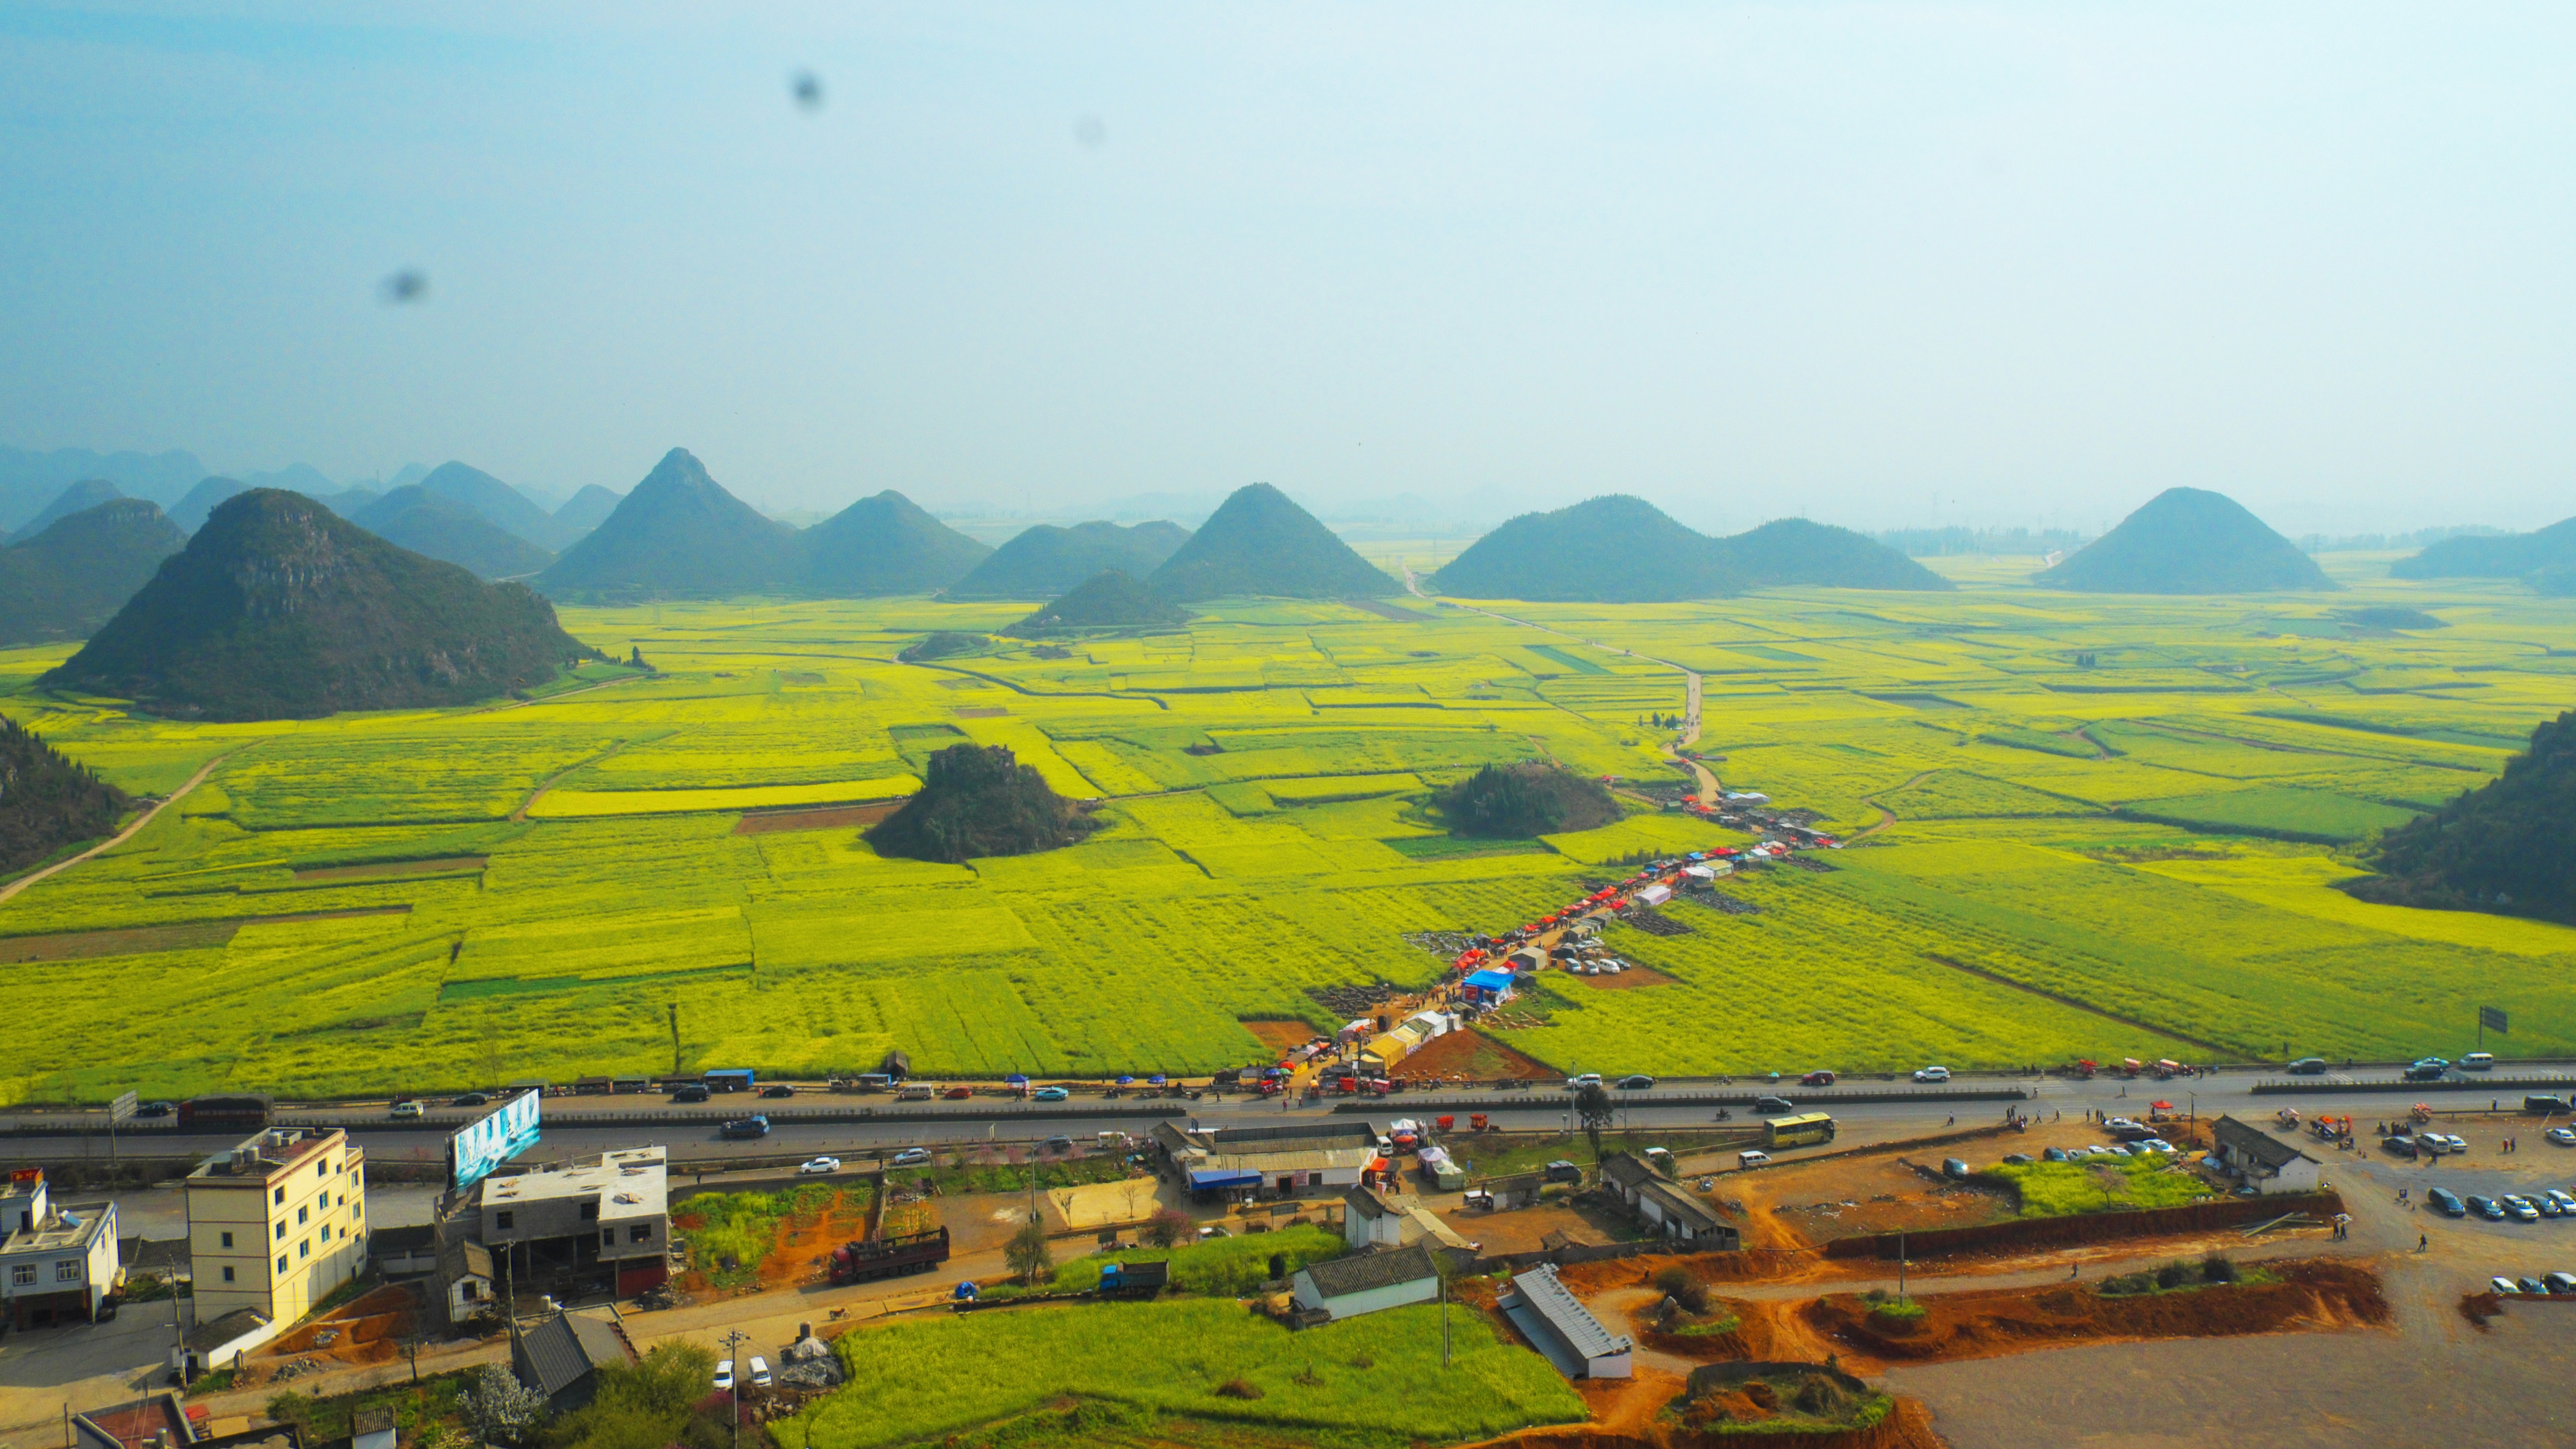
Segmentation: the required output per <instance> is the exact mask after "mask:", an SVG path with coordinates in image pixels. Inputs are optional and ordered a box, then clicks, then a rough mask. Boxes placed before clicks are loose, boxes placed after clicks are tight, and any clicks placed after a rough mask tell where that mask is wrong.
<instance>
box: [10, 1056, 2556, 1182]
mask: <svg viewBox="0 0 2576 1449" xmlns="http://www.w3.org/2000/svg"><path fill="white" fill-rule="evenodd" d="M2261 1080H2265V1078H2264V1077H2263V1076H2262V1075H2260V1074H2258V1073H2253V1072H2243V1073H2226V1074H2219V1075H2215V1076H2210V1077H2203V1078H2197V1079H2186V1080H2178V1081H2173V1082H2154V1081H2150V1080H2145V1079H2141V1080H2138V1081H2134V1082H2128V1081H2121V1080H2118V1079H2111V1078H2102V1079H2096V1080H2094V1081H2090V1082H2069V1081H2063V1080H2059V1079H2056V1078H1967V1079H1963V1080H1962V1081H1960V1082H1959V1083H1958V1085H1959V1086H1962V1087H2002V1086H2013V1087H2023V1088H2027V1089H2028V1090H2029V1091H2030V1092H2031V1093H2032V1094H2033V1095H2032V1096H2031V1097H2030V1099H2028V1100H2026V1101H2021V1102H2017V1103H2012V1104H2007V1103H2005V1102H2000V1101H1996V1102H1960V1101H1946V1102H1906V1101H1898V1102H1871V1103H1833V1102H1831V1101H1829V1100H1826V1099H1825V1098H1823V1097H1821V1096H1818V1095H1815V1094H1806V1095H1801V1094H1799V1093H1798V1092H1797V1091H1796V1089H1795V1088H1794V1087H1790V1086H1786V1085H1784V1086H1782V1087H1781V1088H1778V1089H1775V1090H1779V1091H1781V1092H1783V1093H1784V1094H1785V1095H1787V1096H1789V1097H1790V1098H1791V1100H1793V1101H1796V1102H1798V1103H1799V1104H1800V1105H1801V1106H1802V1107H1805V1106H1810V1105H1812V1106H1817V1107H1823V1108H1825V1109H1826V1110H1830V1111H1832V1112H1833V1114H1834V1116H1835V1118H1836V1119H1837V1120H1838V1121H1840V1122H1841V1123H1843V1124H1844V1126H1845V1129H1846V1130H1847V1131H1853V1132H1866V1133H1867V1134H1868V1135H1869V1136H1870V1137H1872V1138H1884V1137H1892V1136H1905V1135H1911V1134H1912V1133H1915V1132H1936V1131H1939V1130H1941V1128H1943V1127H1944V1126H1945V1125H1949V1124H1950V1123H1951V1122H1952V1121H1953V1120H1954V1119H1955V1121H1956V1122H1957V1123H1958V1124H1959V1125H1971V1124H1980V1123H1985V1122H1992V1121H1997V1120H2000V1119H2001V1117H2002V1116H2003V1113H2004V1110H2005V1108H2006V1106H2007V1105H2014V1106H2019V1107H2020V1108H2021V1109H2023V1110H2024V1111H2025V1112H2028V1113H2032V1114H2036V1115H2038V1116H2041V1117H2046V1116H2048V1115H2049V1114H2051V1113H2061V1112H2062V1113H2065V1114H2068V1115H2080V1114H2081V1113H2082V1112H2083V1111H2084V1110H2085V1109H2087V1108H2098V1109H2101V1110H2103V1111H2105V1112H2108V1113H2110V1114H2112V1115H2124V1114H2126V1115H2140V1116H2143V1115H2144V1112H2145V1109H2146V1108H2147V1106H2148V1104H2150V1103H2152V1102H2155V1101H2158V1100H2169V1101H2171V1102H2173V1103H2174V1104H2175V1106H2176V1107H2177V1108H2191V1109H2196V1110H2197V1111H2198V1112H2199V1113H2200V1114H2201V1115H2203V1116H2214V1115H2217V1114H2218V1113H2221V1112H2227V1113H2233V1114H2235V1115H2237V1116H2239V1117H2250V1118H2260V1119H2263V1120H2266V1121H2268V1120H2269V1119H2270V1118H2271V1115H2272V1113H2273V1112H2274V1111H2276V1110H2277V1109H2278V1108H2279V1107H2280V1106H2281V1105H2283V1103H2284V1100H2285V1099H2282V1098H2277V1097H2257V1096H2255V1095H2253V1094H2252V1092H2251V1090H2250V1089H2251V1088H2252V1087H2253V1085H2254V1084H2255V1083H2256V1082H2258V1081H2261ZM1672 1085H1674V1086H1676V1087H1681V1088H1684V1089H1686V1090H1724V1089H1723V1088H1720V1087H1718V1086H1717V1084H1715V1083H1709V1084H1704V1085H1703V1084H1678V1083H1676V1084H1672ZM1743 1086H1744V1084H1741V1083H1739V1084H1737V1087H1736V1089H1737V1090H1742V1089H1743ZM1432 1095H1438V1096H1442V1097H1449V1096H1458V1097H1466V1098H1472V1099H1478V1100H1482V1099H1486V1098H1490V1099H1491V1100H1492V1103H1493V1105H1492V1106H1490V1107H1477V1108H1464V1107H1461V1108H1449V1107H1440V1108H1428V1107H1416V1106H1413V1105H1410V1103H1409V1100H1408V1096H1410V1097H1411V1098H1414V1099H1419V1098H1421V1097H1426V1096H1432ZM1617 1095H1618V1096H1619V1097H1620V1099H1621V1111H1620V1120H1621V1123H1622V1125H1627V1126H1636V1127H1647V1128H1654V1127H1662V1128H1683V1127H1698V1126H1715V1125H1717V1122H1716V1114H1715V1111H1714V1109H1712V1108H1709V1107H1705V1106H1684V1105H1677V1104H1673V1103H1670V1102H1667V1101H1662V1100H1659V1099H1660V1098H1662V1097H1665V1096H1669V1095H1671V1093H1664V1092H1658V1093H1637V1094H1634V1095H1633V1096H1631V1095H1629V1094H1625V1093H1621V1094H1617ZM2427 1095H2428V1096H2432V1095H2434V1094H2427ZM2471 1095H2473V1094H2470V1093H2462V1092H2456V1091H2455V1092H2445V1093H2440V1094H2438V1096H2436V1097H2435V1104H2436V1105H2437V1106H2440V1107H2443V1108H2445V1109H2460V1110H2466V1109H2470V1108H2483V1107H2485V1106H2486V1105H2487V1100H2488V1099H2487V1098H2486V1097H2478V1098H2477V1099H2476V1100H2474V1101H2472V1100H2469V1098H2470V1096H2471ZM1408 1096H1395V1097H1388V1098H1383V1099H1377V1100H1374V1101H1372V1102H1371V1103H1370V1105H1369V1111H1368V1112H1367V1113H1366V1114H1365V1118H1364V1120H1367V1121H1370V1122H1373V1123H1375V1124H1377V1125H1379V1126H1381V1127H1383V1126H1384V1125H1385V1123H1387V1122H1388V1121H1389V1120H1391V1119H1393V1118H1397V1117H1419V1116H1425V1115H1431V1114H1433V1113H1436V1112H1446V1111H1455V1112H1457V1113H1458V1115H1459V1116H1460V1117H1461V1118H1462V1119H1463V1117H1464V1116H1465V1114H1466V1113H1467V1112H1468V1111H1470V1110H1482V1111H1487V1112H1489V1113H1490V1114H1491V1116H1492V1118H1493V1120H1494V1121H1495V1122H1496V1123H1497V1124H1498V1125H1499V1126H1501V1127H1503V1128H1504V1129H1505V1130H1511V1131H1544V1130H1548V1129H1551V1128H1560V1127H1563V1126H1565V1125H1566V1122H1567V1107H1566V1105H1565V1098H1564V1094H1563V1093H1561V1092H1555V1091H1549V1090H1545V1089H1541V1090H1536V1091H1530V1092H1495V1091H1491V1090H1476V1089H1470V1090H1467V1091H1463V1092H1458V1093H1439V1094H1428V1093H1421V1094H1408ZM2495 1096H2496V1097H2497V1098H2499V1099H2501V1100H2503V1101H2504V1103H2505V1105H2507V1106H2512V1105H2516V1104H2518V1103H2519V1101H2520V1098H2521V1091H2520V1089H2519V1088H2511V1089H2507V1088H2499V1090H2498V1091H2497V1093H2496V1094H2495ZM2287 1100H2288V1101H2289V1102H2290V1103H2291V1104H2292V1105H2296V1106H2298V1107H2300V1108H2301V1109H2302V1110H2305V1111H2311V1112H2313V1111H2319V1110H2326V1109H2328V1108H2329V1107H2331V1108H2332V1110H2335V1111H2337V1112H2349V1113H2350V1114H2351V1115H2353V1116H2354V1117H2357V1118H2362V1119H2364V1120H2375V1119H2376V1118H2378V1117H2385V1116H2391V1115H2395V1114H2397V1113H2400V1112H2402V1111H2404V1109H2405V1107H2406V1105H2407V1104H2408V1103H2409V1102H2411V1101H2412V1100H2413V1098H2412V1097H2408V1096H2406V1095H2405V1094H2388V1093H2353V1094H2351V1095H2349V1096H2343V1097H2338V1096H2336V1095H2335V1094H2334V1093H2333V1092H2332V1090H2331V1088H2327V1089H2324V1090H2321V1092H2320V1093H2319V1094H2317V1095H2315V1096H2302V1097H2298V1098H2294V1099H2287ZM868 1101H874V1102H877V1103H880V1104H885V1105H888V1106H890V1105H891V1103H890V1101H889V1099H887V1098H883V1097H878V1098H873V1099H870V1098H851V1097H830V1096H822V1095H809V1096H800V1097H798V1098H795V1099H793V1100H792V1101H789V1102H786V1103H760V1104H758V1105H760V1106H788V1107H807V1106H834V1107H850V1108H855V1107H856V1106H858V1105H860V1104H862V1103H865V1102H868ZM753 1105H754V1104H753V1103H752V1102H751V1101H750V1100H749V1099H745V1098H740V1097H736V1098H732V1099H730V1101H719V1102H717V1103H712V1104H709V1106H708V1108H706V1109H703V1110H702V1111H701V1112H700V1113H699V1114H697V1115H702V1116H703V1118H704V1123H703V1125H700V1124H699V1123H697V1122H695V1121H692V1122H690V1123H688V1124H686V1125H680V1126H673V1125H654V1124H639V1123H614V1122H600V1121H597V1120H595V1119H596V1118H598V1117H600V1116H602V1115H606V1114H607V1113H609V1112H611V1111H616V1110H624V1111H630V1112H631V1111H654V1112H662V1111H667V1110H670V1109H669V1108H668V1107H667V1105H666V1104H665V1103H664V1102H663V1101H662V1100H661V1099H660V1098H658V1097H630V1098H610V1099H604V1100H603V1099H597V1098H591V1099H564V1100H563V1102H562V1104H561V1106H560V1108H559V1106H558V1103H557V1102H556V1101H554V1100H549V1101H548V1102H547V1103H546V1113H547V1118H546V1126H545V1141H544V1145H543V1146H541V1147H539V1148H538V1149H537V1150H536V1153H535V1154H534V1155H535V1156H536V1157H538V1158H554V1157H559V1156H568V1155H578V1154H586V1153H593V1152H600V1151H604V1150H607V1149H610V1148H618V1147H638V1146H648V1145H660V1146H665V1147H668V1148H670V1149H671V1151H672V1156H673V1159H674V1161H675V1162H706V1163H708V1164H710V1165H712V1164H714V1163H716V1162H719V1161H723V1160H725V1159H728V1158H741V1157H755V1156H756V1157H777V1156H781V1155H787V1154H794V1155H799V1156H804V1155H812V1154H818V1153H831V1154H834V1155H837V1156H849V1155H852V1154H862V1155H863V1154H865V1153H867V1152H869V1151H871V1150H874V1149H889V1150H891V1149H898V1148H902V1147H912V1146H924V1145H940V1144H947V1143H968V1142H988V1141H989V1142H1020V1143H1031V1142H1037V1141H1041V1140H1043V1139H1045V1138H1047V1137H1049V1136H1053V1135H1056V1134H1059V1133H1061V1134H1064V1135H1067V1136H1070V1137H1073V1138H1074V1139H1075V1140H1076V1141H1088V1140H1090V1139H1091V1138H1092V1135H1093V1134H1094V1133H1098V1132H1102V1131H1123V1132H1129V1133H1136V1134H1142V1133H1144V1132H1146V1131H1148V1130H1150V1129H1151V1128H1152V1126H1153V1124H1154V1123H1155V1122H1157V1121H1167V1120H1180V1121H1195V1122H1197V1123H1198V1124H1200V1125H1201V1126H1207V1127H1224V1126H1230V1125H1242V1124H1249V1123H1276V1122H1282V1121H1286V1122H1323V1121H1333V1120H1348V1119H1349V1114H1336V1113H1334V1112H1333V1111H1332V1110H1331V1108H1330V1106H1329V1105H1328V1104H1327V1105H1319V1106H1289V1107H1284V1108H1283V1107H1282V1106H1281V1104H1280V1103H1279V1102H1277V1101H1276V1100H1267V1101H1265V1100H1262V1099H1259V1098H1243V1097H1229V1098H1225V1099H1221V1100H1220V1099H1215V1098H1210V1099H1206V1100H1202V1101H1198V1102H1162V1101H1158V1102H1155V1103H1153V1104H1151V1105H1153V1106H1155V1107H1164V1106H1175V1107H1180V1108H1182V1109H1183V1110H1184V1111H1185V1113H1186V1114H1187V1115H1185V1116H1183V1117H1181V1118H1178V1119H1173V1118H1169V1117H1163V1116H1156V1115H1151V1114H1148V1113H1144V1112H1138V1113H1135V1114H1132V1115H1124V1114H1122V1115H1117V1116H1095V1115H1083V1116H1067V1115H1065V1114H1064V1113H1063V1112H1062V1111H1061V1110H1060V1109H1057V1108H1053V1107H1051V1106H1049V1105H1047V1104H1028V1105H1005V1104H1000V1103H997V1102H995V1101H993V1100H992V1099H983V1100H980V1101H976V1102H938V1103H921V1104H906V1107H907V1109H908V1110H914V1111H919V1112H921V1113H922V1115H923V1116H924V1117H925V1118H926V1120H918V1121H904V1122H867V1121H847V1122H822V1123H803V1122H782V1123H780V1124H778V1125H777V1126H775V1127H774V1128H773V1129H772V1131H771V1132H770V1134H769V1135H768V1136H767V1137H766V1138H762V1139H758V1140H755V1141H727V1140H725V1139H723V1138H722V1137H721V1136H720V1135H719V1128H720V1124H721V1123H722V1122H723V1121H724V1120H725V1119H726V1118H728V1117H733V1116H739V1115H742V1114H743V1113H745V1112H748V1111H750V1110H753ZM1071 1105H1075V1106H1082V1105H1085V1104H1084V1103H1082V1102H1080V1101H1077V1102H1076V1103H1074V1104H1071ZM1088 1105H1089V1106H1091V1108H1092V1109H1093V1110H1094V1111H1096V1110H1097V1109H1098V1107H1099V1106H1101V1105H1104V1104H1101V1103H1099V1102H1098V1101H1097V1100H1096V1099H1094V1100H1093V1101H1092V1102H1091V1103H1089V1104H1088ZM1731 1110H1732V1111H1733V1113H1734V1119H1733V1120H1734V1121H1736V1122H1739V1123H1741V1122H1748V1121H1752V1120H1756V1114H1754V1113H1751V1112H1750V1111H1748V1110H1746V1109H1744V1108H1740V1107H1739V1108H1734V1109H1731ZM66 1115H70V1114H50V1113H49V1114H43V1115H42V1116H31V1117H29V1118H27V1119H26V1120H30V1121H51V1122H60V1121H62V1120H63V1117H64V1116H66ZM87 1115H91V1116H94V1115H95V1114H87ZM314 1115H318V1116H328V1117H331V1118H334V1119H337V1120H341V1121H344V1122H346V1123H347V1125H348V1126H349V1127H350V1129H351V1132H352V1135H353V1136H354V1137H355V1138H356V1140H357V1141H358V1143H359V1144H360V1145H361V1146H363V1147H364V1148H365V1149H366V1151H367V1154H368V1156H370V1157H371V1158H374V1159H375V1160H377V1161H380V1162H386V1161H418V1162H435V1161H438V1160H439V1159H440V1158H441V1156H442V1155H443V1153H444V1150H445V1142H446V1133H445V1132H444V1131H437V1130H423V1129H420V1128H418V1127H408V1126H406V1127H396V1126H394V1125H392V1124H390V1123H387V1122H385V1120H384V1119H383V1117H382V1116H381V1115H378V1114H375V1113H363V1112H356V1111H347V1112H335V1113H327V1114H314ZM243 1135H244V1134H241V1133H213V1134H209V1133H189V1134H184V1135H183V1134H180V1133H177V1132H176V1131H174V1130H173V1129H171V1128H167V1127H155V1126H151V1125H148V1124H129V1125H128V1126H127V1127H126V1128H125V1129H123V1130H121V1131H120V1132H119V1134H118V1147H119V1149H120V1150H121V1151H123V1152H125V1153H128V1154H133V1155H146V1156H154V1157H168V1156H176V1155H181V1154H210V1153H214V1152H219V1151H222V1150H224V1149H226V1148H228V1147H231V1146H232V1145H233V1144H235V1143H236V1142H238V1141H240V1140H241V1137H242V1136H243ZM107 1155H108V1148H107V1141H106V1138H105V1136H104V1135H101V1134H91V1135H83V1136H72V1137H40V1136H22V1137H15V1138H0V1157H6V1158H8V1159H10V1160H15V1161H21V1162H45V1161H69V1160H81V1159H89V1160H94V1161H95V1160H103V1159H105V1158H106V1157H107Z"/></svg>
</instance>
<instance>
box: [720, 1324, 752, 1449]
mask: <svg viewBox="0 0 2576 1449" xmlns="http://www.w3.org/2000/svg"><path fill="white" fill-rule="evenodd" d="M749 1342H751V1335H750V1334H747V1333H745V1332H743V1331H742V1330H741V1329H739V1328H737V1329H735V1330H734V1331H733V1332H731V1333H728V1334H726V1335H725V1336H724V1346H725V1353H726V1354H727V1355H728V1357H727V1359H726V1362H728V1363H731V1364H732V1365H733V1372H732V1373H731V1374H729V1375H727V1377H728V1378H730V1379H731V1380H732V1382H731V1383H729V1384H727V1385H726V1386H725V1392H727V1393H729V1394H731V1395H733V1414H732V1418H733V1449H742V1346H743V1345H744V1344H746V1343H749Z"/></svg>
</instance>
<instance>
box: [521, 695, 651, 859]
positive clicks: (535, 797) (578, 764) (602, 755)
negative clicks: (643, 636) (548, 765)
mask: <svg viewBox="0 0 2576 1449" xmlns="http://www.w3.org/2000/svg"><path fill="white" fill-rule="evenodd" d="M617 682H618V681H616V680H613V679H612V680H610V681H609V683H611V684H615V683H617ZM624 748H626V741H624V740H619V741H618V742H617V743H615V744H613V745H610V746H609V747H608V748H607V749H604V750H602V751H600V752H599V753H598V754H595V755H593V756H591V757H590V758H589V759H587V760H575V761H573V762H572V763H571V764H569V765H566V766H564V767H563V768H562V769H560V770H557V771H555V772H554V773H553V774H551V775H548V776H546V777H545V778H544V779H542V780H539V781H538V782H537V788H535V789H533V790H531V791H529V792H528V798H527V799H525V800H522V801H520V802H519V808H518V809H516V810H513V811H511V812H510V823H511V824H513V825H525V824H527V823H528V812H529V811H530V810H533V809H535V808H536V804H537V802H538V801H540V800H543V799H544V798H546V792H547V791H548V790H551V789H553V788H554V787H555V786H556V784H557V783H559V782H560V781H561V780H562V779H563V777H564V776H566V775H569V774H571V773H572V772H573V771H575V770H578V769H581V768H583V767H584V766H588V765H596V764H598V763H599V762H600V761H602V760H604V759H607V758H608V757H609V756H611V755H613V754H616V753H617V752H618V751H619V750H622V749H624Z"/></svg>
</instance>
